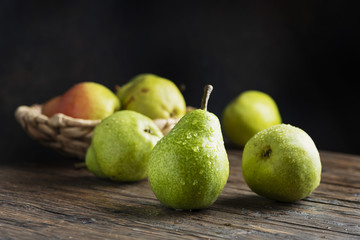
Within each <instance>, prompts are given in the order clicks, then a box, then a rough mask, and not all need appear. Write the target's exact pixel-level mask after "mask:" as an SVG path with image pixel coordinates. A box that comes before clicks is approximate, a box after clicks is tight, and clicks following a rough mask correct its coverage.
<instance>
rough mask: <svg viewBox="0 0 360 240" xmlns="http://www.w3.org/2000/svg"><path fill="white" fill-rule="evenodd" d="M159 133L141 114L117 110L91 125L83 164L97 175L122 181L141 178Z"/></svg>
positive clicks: (159, 136)
mask: <svg viewBox="0 0 360 240" xmlns="http://www.w3.org/2000/svg"><path fill="white" fill-rule="evenodd" d="M162 136H163V135H162V133H161V131H160V129H159V128H158V127H157V126H156V124H155V123H154V122H153V121H152V120H151V119H150V118H148V117H146V116H145V115H143V114H141V113H138V112H134V111H130V110H123V111H118V112H116V113H114V114H112V115H111V116H109V117H107V118H105V119H104V120H102V121H101V123H99V124H98V125H97V126H96V127H95V129H94V134H93V137H92V141H91V145H90V147H89V148H88V150H87V153H86V165H87V167H88V169H89V170H90V171H91V172H93V173H94V174H95V175H96V176H98V177H101V178H110V179H111V180H114V181H122V182H131V181H138V180H141V179H144V178H145V177H146V176H147V172H148V161H149V156H150V152H151V151H152V149H153V147H154V146H155V144H156V143H157V141H158V140H159V139H160V138H162Z"/></svg>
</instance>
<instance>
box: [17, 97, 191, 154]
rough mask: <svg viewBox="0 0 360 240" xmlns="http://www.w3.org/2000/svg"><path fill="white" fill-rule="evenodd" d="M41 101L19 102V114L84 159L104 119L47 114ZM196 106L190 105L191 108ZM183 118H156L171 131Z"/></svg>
mask: <svg viewBox="0 0 360 240" xmlns="http://www.w3.org/2000/svg"><path fill="white" fill-rule="evenodd" d="M41 107H42V106H41V105H39V104H35V105H32V106H19V107H18V108H17V109H16V112H15V117H16V119H17V121H18V122H19V123H20V124H21V126H22V127H23V128H24V130H25V131H26V132H27V133H28V134H29V135H30V137H32V138H34V139H36V140H37V141H39V142H40V143H41V144H43V145H45V146H48V147H50V148H53V149H55V150H57V151H58V152H60V153H62V154H64V155H66V156H69V157H76V158H80V159H84V158H85V154H86V150H87V148H88V147H89V145H90V143H91V138H92V134H93V130H94V128H95V126H96V125H97V124H99V123H100V122H101V120H86V119H77V118H72V117H69V116H66V115H64V114H61V113H58V114H55V115H54V116H52V117H50V118H49V117H47V116H45V115H43V114H42V113H41ZM191 109H192V108H188V111H189V110H191ZM178 120H179V119H176V118H170V119H155V120H154V122H155V123H156V125H157V126H158V127H159V128H160V130H161V131H162V132H163V134H164V135H165V134H167V133H168V132H169V131H170V130H171V129H172V128H173V127H174V126H175V124H176V123H177V122H178Z"/></svg>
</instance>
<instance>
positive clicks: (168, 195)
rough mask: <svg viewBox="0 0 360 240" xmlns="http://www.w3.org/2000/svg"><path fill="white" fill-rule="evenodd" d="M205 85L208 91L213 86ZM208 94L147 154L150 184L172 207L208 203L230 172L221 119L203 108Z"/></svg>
mask: <svg viewBox="0 0 360 240" xmlns="http://www.w3.org/2000/svg"><path fill="white" fill-rule="evenodd" d="M208 86H209V85H208ZM207 89H208V90H207V93H208V94H210V92H211V89H212V87H211V86H209V87H208V88H207ZM208 94H205V97H204V99H205V100H204V101H203V104H202V109H198V110H194V111H191V112H188V113H187V114H186V115H185V116H184V117H182V118H181V119H180V121H179V122H178V123H177V124H176V125H175V127H174V128H173V129H172V130H171V131H170V132H169V133H168V134H167V135H165V137H163V138H162V139H161V140H160V141H159V142H158V143H157V144H156V146H155V147H154V149H153V151H152V152H151V154H150V159H149V182H150V185H151V188H152V190H153V192H154V194H155V196H156V197H157V198H158V199H159V200H160V202H162V203H163V204H164V205H166V206H168V207H171V208H174V209H183V210H191V209H202V208H206V207H209V206H210V205H211V204H212V203H214V202H215V201H216V199H217V198H218V196H219V195H220V193H221V192H222V190H223V188H224V186H225V184H226V182H227V179H228V176H229V162H228V158H227V154H226V150H225V147H224V141H223V137H222V133H221V127H220V122H219V120H218V118H217V117H216V116H215V115H214V114H212V113H210V112H208V111H207V110H206V109H207V99H208V96H209V95H208Z"/></svg>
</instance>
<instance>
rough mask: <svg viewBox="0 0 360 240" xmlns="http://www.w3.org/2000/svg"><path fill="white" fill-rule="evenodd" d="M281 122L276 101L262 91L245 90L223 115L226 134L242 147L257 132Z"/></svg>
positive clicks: (227, 107) (228, 106)
mask: <svg viewBox="0 0 360 240" xmlns="http://www.w3.org/2000/svg"><path fill="white" fill-rule="evenodd" d="M280 123H281V116H280V113H279V110H278V107H277V105H276V103H275V101H274V100H273V99H272V98H271V97H270V96H269V95H268V94H266V93H263V92H260V91H245V92H243V93H242V94H240V95H239V96H238V97H236V98H235V99H234V100H233V101H231V102H230V103H229V104H228V105H227V106H226V108H225V110H224V112H223V115H222V124H223V128H224V132H225V135H226V136H227V137H228V138H229V139H230V140H231V141H232V142H233V143H235V144H236V145H238V146H241V147H243V146H245V144H246V142H247V141H248V140H249V139H250V138H251V137H252V136H254V135H255V134H256V133H257V132H259V131H261V130H264V129H266V128H268V127H271V126H273V125H276V124H280Z"/></svg>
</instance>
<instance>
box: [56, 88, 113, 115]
mask: <svg viewBox="0 0 360 240" xmlns="http://www.w3.org/2000/svg"><path fill="white" fill-rule="evenodd" d="M119 108H120V103H119V100H118V99H117V97H116V95H115V94H114V93H113V92H111V91H110V90H109V89H108V88H106V87H105V86H103V85H101V84H99V83H95V82H82V83H79V84H76V85H75V86H73V87H72V88H70V89H69V90H68V91H66V92H65V93H64V95H62V97H61V99H60V100H59V104H58V109H57V112H59V113H63V114H65V115H68V116H70V117H73V118H81V119H92V120H97V119H104V118H106V117H108V116H109V115H111V114H112V113H114V112H115V111H117V110H119Z"/></svg>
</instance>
